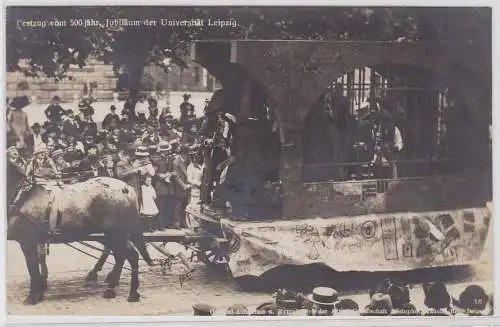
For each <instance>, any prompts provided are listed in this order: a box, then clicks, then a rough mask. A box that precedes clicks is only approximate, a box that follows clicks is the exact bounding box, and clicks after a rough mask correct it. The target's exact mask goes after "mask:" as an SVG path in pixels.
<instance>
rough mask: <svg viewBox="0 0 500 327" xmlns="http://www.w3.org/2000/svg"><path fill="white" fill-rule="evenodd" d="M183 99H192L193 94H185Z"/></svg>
mask: <svg viewBox="0 0 500 327" xmlns="http://www.w3.org/2000/svg"><path fill="white" fill-rule="evenodd" d="M182 97H183V98H184V99H189V98H191V94H187V93H184V94H183V95H182Z"/></svg>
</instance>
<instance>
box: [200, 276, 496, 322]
mask: <svg viewBox="0 0 500 327" xmlns="http://www.w3.org/2000/svg"><path fill="white" fill-rule="evenodd" d="M422 289H423V291H424V306H425V308H420V309H418V308H417V307H416V306H415V305H414V304H413V303H412V301H411V294H410V290H409V287H408V285H404V284H401V283H398V282H395V281H392V280H390V279H385V280H384V281H382V282H381V283H380V284H379V285H377V286H376V287H374V288H373V289H371V290H370V291H369V292H368V293H369V302H368V303H367V304H366V305H365V306H364V307H360V306H359V304H358V303H357V302H356V301H354V300H352V299H350V298H346V297H342V296H341V295H340V294H339V293H338V292H337V291H336V290H335V289H333V288H330V287H316V288H314V289H313V290H312V293H311V294H308V295H304V294H302V293H296V292H293V291H289V290H284V289H280V290H278V291H277V292H275V294H273V298H274V301H271V302H266V303H263V304H261V305H259V306H257V307H256V309H255V310H254V311H253V312H251V311H250V310H249V309H248V307H247V306H245V305H242V304H235V305H233V306H231V307H229V308H228V309H227V311H226V315H227V316H248V315H252V316H288V315H297V314H300V315H308V316H335V315H338V316H343V315H353V314H354V315H361V316H456V315H468V316H485V315H493V295H492V294H489V295H488V294H487V293H486V291H485V290H484V288H483V287H481V286H480V285H476V284H473V285H469V286H467V287H466V288H465V289H464V290H463V291H462V292H461V293H460V295H459V297H458V298H454V297H453V296H451V295H450V293H449V291H448V289H447V288H446V285H445V284H444V283H443V282H431V283H424V284H423V285H422ZM193 311H194V315H195V316H211V315H214V313H215V308H214V307H213V306H211V305H208V304H203V303H200V304H196V305H194V306H193Z"/></svg>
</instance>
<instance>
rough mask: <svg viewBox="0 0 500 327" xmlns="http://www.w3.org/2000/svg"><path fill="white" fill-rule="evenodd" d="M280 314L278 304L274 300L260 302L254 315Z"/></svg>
mask: <svg viewBox="0 0 500 327" xmlns="http://www.w3.org/2000/svg"><path fill="white" fill-rule="evenodd" d="M278 314H279V308H278V305H277V304H276V303H274V302H266V303H262V304H260V305H259V306H258V307H257V308H256V309H255V312H254V313H252V316H277V315H278Z"/></svg>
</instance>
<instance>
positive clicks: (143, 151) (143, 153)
mask: <svg viewBox="0 0 500 327" xmlns="http://www.w3.org/2000/svg"><path fill="white" fill-rule="evenodd" d="M135 155H136V156H137V157H148V156H149V152H148V148H146V147H145V146H142V145H141V146H138V147H137V148H136V149H135Z"/></svg>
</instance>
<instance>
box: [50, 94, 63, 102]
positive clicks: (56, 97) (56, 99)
mask: <svg viewBox="0 0 500 327" xmlns="http://www.w3.org/2000/svg"><path fill="white" fill-rule="evenodd" d="M52 101H61V98H60V97H59V96H58V95H54V96H53V97H52Z"/></svg>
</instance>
